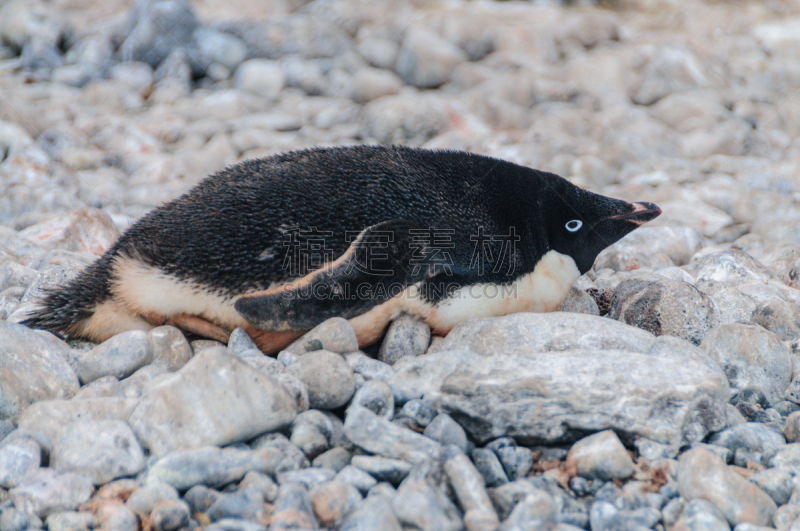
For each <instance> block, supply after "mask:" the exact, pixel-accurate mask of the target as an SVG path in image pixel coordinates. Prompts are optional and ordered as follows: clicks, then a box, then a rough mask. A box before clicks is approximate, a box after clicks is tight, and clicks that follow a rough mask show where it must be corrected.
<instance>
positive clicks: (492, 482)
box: [470, 448, 508, 487]
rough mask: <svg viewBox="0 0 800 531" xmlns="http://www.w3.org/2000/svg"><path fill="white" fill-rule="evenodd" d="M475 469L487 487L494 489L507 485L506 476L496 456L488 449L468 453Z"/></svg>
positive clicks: (478, 449) (477, 449)
mask: <svg viewBox="0 0 800 531" xmlns="http://www.w3.org/2000/svg"><path fill="white" fill-rule="evenodd" d="M470 456H471V457H472V462H473V463H475V468H477V469H478V471H479V472H480V473H481V475H482V476H483V480H484V481H485V482H486V486H487V487H496V486H498V485H503V484H505V483H508V475H506V471H505V469H504V468H503V465H502V463H500V459H499V458H498V457H497V454H496V453H495V452H493V451H491V450H489V449H488V448H475V449H473V450H472V452H470Z"/></svg>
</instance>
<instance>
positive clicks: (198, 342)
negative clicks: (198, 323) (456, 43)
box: [189, 339, 225, 355]
mask: <svg viewBox="0 0 800 531" xmlns="http://www.w3.org/2000/svg"><path fill="white" fill-rule="evenodd" d="M189 346H190V347H192V352H193V353H194V355H197V354H199V353H200V352H202V351H204V350H208V349H211V348H225V344H224V343H220V342H219V341H214V340H213V339H195V340H194V341H192V342H191V343H189Z"/></svg>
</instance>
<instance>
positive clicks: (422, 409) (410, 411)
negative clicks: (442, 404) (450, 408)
mask: <svg viewBox="0 0 800 531" xmlns="http://www.w3.org/2000/svg"><path fill="white" fill-rule="evenodd" d="M398 417H408V418H410V419H413V420H414V422H416V423H417V425H418V426H420V427H422V428H425V427H426V426H428V424H430V423H431V421H432V420H433V419H434V417H436V408H435V407H433V405H432V404H431V402H430V401H426V400H420V399H418V398H415V399H413V400H409V401H408V402H406V403H405V404H403V407H402V409H401V410H400V413H398Z"/></svg>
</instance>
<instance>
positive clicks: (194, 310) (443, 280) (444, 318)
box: [24, 146, 661, 354]
mask: <svg viewBox="0 0 800 531" xmlns="http://www.w3.org/2000/svg"><path fill="white" fill-rule="evenodd" d="M660 213H661V210H660V209H659V208H658V207H657V206H656V205H654V204H652V203H647V202H639V203H629V202H627V201H622V200H619V199H613V198H609V197H605V196H602V195H598V194H595V193H592V192H590V191H588V190H585V189H582V188H579V187H577V186H575V185H573V184H572V183H570V182H569V181H567V180H566V179H564V178H562V177H559V176H557V175H555V174H552V173H547V172H543V171H538V170H535V169H532V168H528V167H524V166H520V165H517V164H513V163H511V162H507V161H504V160H500V159H496V158H491V157H487V156H482V155H478V154H474V153H465V152H458V151H450V150H426V149H421V148H409V147H400V146H350V147H330V148H312V149H307V150H300V151H292V152H287V153H284V154H279V155H275V156H271V157H268V158H263V159H254V160H248V161H244V162H241V163H239V164H236V165H233V166H231V167H229V168H227V169H224V170H222V171H220V172H218V173H216V174H214V175H211V176H210V177H207V178H206V179H204V180H203V181H201V182H200V183H199V184H198V185H196V186H195V187H194V188H193V189H191V190H190V191H189V192H187V193H186V194H184V195H182V196H180V197H179V198H177V199H175V200H173V201H171V202H168V203H165V204H164V205H162V206H160V207H158V208H155V209H154V210H152V211H150V212H149V213H148V214H146V215H145V216H143V217H142V218H140V219H139V220H138V221H137V222H136V223H134V224H133V225H132V226H131V227H130V228H129V229H128V230H127V231H125V232H124V233H123V234H122V235H121V236H120V238H119V239H118V240H117V242H116V243H115V244H114V245H113V246H112V247H111V248H110V249H109V250H108V251H107V252H106V253H105V254H104V255H103V256H102V257H100V258H99V259H98V260H97V261H96V262H94V263H93V264H92V265H90V266H88V267H87V268H86V269H85V270H83V271H82V272H80V273H79V274H78V275H77V276H76V277H75V278H74V279H73V280H72V281H71V282H69V283H67V284H66V285H65V286H63V287H61V288H57V289H54V290H52V291H50V292H48V293H47V294H46V295H45V297H44V298H43V300H42V301H41V303H40V306H39V307H37V309H36V310H34V312H32V313H31V314H30V315H29V317H28V318H27V320H26V321H24V324H26V325H27V326H29V327H32V328H38V329H45V330H49V331H52V332H54V333H56V334H60V335H62V336H68V337H79V338H86V339H89V340H92V341H98V342H99V341H104V340H106V339H108V338H109V337H111V336H113V335H115V334H118V333H120V332H123V331H126V330H150V329H152V328H153V327H156V326H160V325H163V324H172V325H175V326H178V327H179V328H181V329H183V330H184V331H186V332H191V333H194V334H197V335H200V336H203V337H208V338H212V339H216V340H219V341H222V342H226V341H227V340H228V337H229V334H230V332H231V331H232V330H233V329H234V328H236V327H243V328H244V329H245V330H246V331H247V333H248V334H249V335H250V336H251V337H252V338H253V340H254V341H255V343H256V344H257V345H258V347H259V348H260V349H261V350H262V351H263V352H265V353H266V354H274V353H276V352H278V351H279V350H281V349H282V348H284V347H286V346H287V345H288V344H290V343H291V342H292V341H294V340H295V339H296V338H297V337H299V336H301V335H302V334H303V333H305V332H306V331H307V330H309V329H311V328H313V327H314V326H316V325H317V324H319V323H321V322H323V321H325V320H326V319H329V318H331V317H342V318H345V319H347V320H348V321H349V322H350V324H351V325H352V326H353V328H354V330H355V332H356V335H357V337H358V340H359V345H360V346H361V347H362V348H363V347H367V346H369V345H371V344H374V343H375V342H377V341H378V340H379V339H380V338H381V337H382V336H383V334H384V333H385V329H386V327H387V326H388V324H389V323H390V322H391V321H392V319H394V318H395V317H397V316H398V315H399V314H401V313H403V312H405V313H408V314H411V315H412V316H415V317H416V318H418V319H421V320H423V321H424V322H426V323H427V324H428V325H429V326H430V327H431V328H432V330H433V333H435V334H439V335H445V334H447V332H449V331H450V330H451V329H452V328H453V327H454V326H456V325H457V324H459V323H461V322H463V321H465V320H467V319H470V318H475V317H488V316H500V315H506V314H509V313H514V312H549V311H554V310H556V309H557V308H558V307H559V305H560V304H561V302H562V301H563V300H564V298H565V297H566V294H567V292H568V291H569V289H570V287H571V286H572V284H573V283H574V282H575V280H577V278H578V277H579V276H580V275H582V274H583V273H586V272H587V271H588V270H589V269H590V268H591V267H592V265H593V263H594V261H595V258H596V257H597V255H598V254H599V253H600V251H602V250H603V249H604V248H606V247H607V246H609V245H611V244H613V243H614V242H616V241H617V240H619V239H620V238H622V237H623V236H625V235H626V234H628V233H629V232H631V231H632V230H634V229H636V228H637V227H639V226H640V225H642V224H643V223H645V222H647V221H650V220H652V219H654V218H655V217H657V216H658V215H659V214H660Z"/></svg>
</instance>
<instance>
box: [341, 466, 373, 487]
mask: <svg viewBox="0 0 800 531" xmlns="http://www.w3.org/2000/svg"><path fill="white" fill-rule="evenodd" d="M334 479H336V480H337V481H341V482H342V483H347V484H348V485H352V486H354V487H355V488H357V489H358V490H359V491H360V492H361V494H366V493H367V492H368V491H369V489H371V488H372V487H374V486H375V485H377V484H378V480H376V479H375V478H373V477H372V476H371V475H369V474H368V473H367V472H364V471H363V470H361V469H360V468H357V467H355V466H353V465H347V466H346V467H344V468H343V469H342V470H340V471H339V473H338V474H336V478H334Z"/></svg>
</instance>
